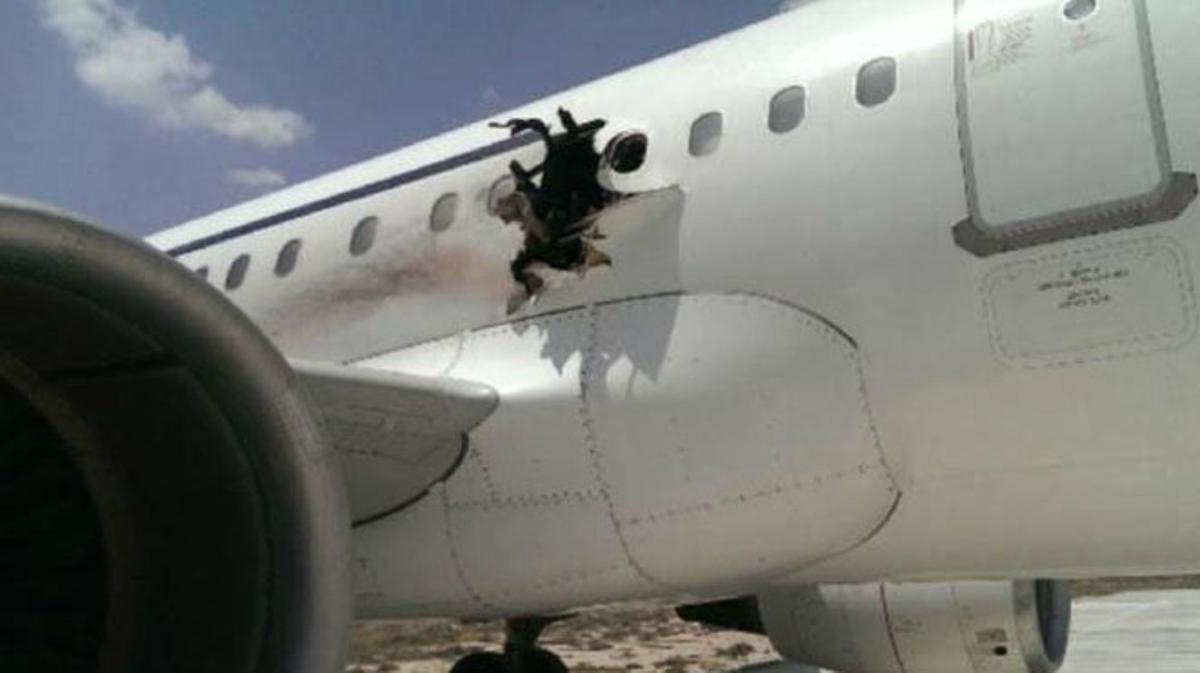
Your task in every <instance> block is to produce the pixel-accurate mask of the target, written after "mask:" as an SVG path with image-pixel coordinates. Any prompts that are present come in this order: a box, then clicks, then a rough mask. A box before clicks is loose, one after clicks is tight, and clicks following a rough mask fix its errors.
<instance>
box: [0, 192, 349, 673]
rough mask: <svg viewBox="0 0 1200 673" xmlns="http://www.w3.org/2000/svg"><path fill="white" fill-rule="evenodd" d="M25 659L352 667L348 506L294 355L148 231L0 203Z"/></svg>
mask: <svg viewBox="0 0 1200 673" xmlns="http://www.w3.org/2000/svg"><path fill="white" fill-rule="evenodd" d="M0 505H2V507H0V512H2V515H0V576H3V582H0V651H2V652H3V653H4V663H3V667H4V669H5V670H13V671H18V670H19V671H35V670H37V671H41V670H54V671H95V670H98V671H111V672H114V673H116V672H125V671H132V672H138V671H183V670H186V671H214V672H216V671H220V672H222V673H225V672H229V671H241V672H245V673H249V672H254V673H267V672H276V671H278V672H280V673H283V672H285V671H286V672H288V673H292V672H296V671H300V672H304V673H329V672H330V671H335V670H340V667H341V666H342V658H343V655H344V651H345V642H346V636H347V630H348V626H349V620H350V609H351V589H350V572H349V544H350V542H349V539H350V538H349V513H348V510H347V505H346V497H345V493H344V486H343V484H342V481H341V475H340V472H339V470H338V463H337V459H336V456H335V455H334V453H333V451H332V449H331V448H330V447H329V446H328V443H327V442H326V440H325V439H324V435H323V434H322V432H321V430H320V427H319V425H318V421H317V420H316V418H315V416H314V414H313V413H312V412H311V411H310V409H309V404H308V401H307V398H306V397H305V395H304V393H303V391H302V390H301V388H300V385H299V383H298V382H297V380H296V377H295V376H294V374H293V373H292V371H291V369H290V368H289V366H288V364H287V362H286V361H284V359H283V358H282V357H281V356H280V355H279V353H278V352H277V351H276V350H275V349H274V348H273V347H272V345H271V344H270V343H269V342H268V341H267V339H266V338H265V337H264V336H263V335H262V334H261V333H260V332H259V330H258V329H257V328H256V327H255V326H254V325H253V324H252V323H251V322H250V321H249V320H248V319H247V318H246V317H245V316H244V315H243V314H242V313H241V312H240V311H239V310H238V309H237V308H235V307H234V306H233V305H232V304H230V303H229V302H228V301H227V300H226V299H225V298H224V297H222V296H221V295H220V294H219V293H218V292H216V291H215V290H213V289H212V288H211V287H209V286H208V285H207V284H206V283H204V282H203V281H201V280H200V279H198V278H197V277H195V276H194V275H193V274H192V273H191V272H190V271H188V270H186V269H184V268H183V267H182V266H180V265H178V264H176V263H175V262H173V261H172V260H170V259H168V258H167V257H166V256H164V255H162V254H161V253H158V252H157V251H154V250H152V249H150V248H149V247H147V246H145V245H143V244H141V243H138V242H134V241H128V240H125V239H122V238H120V237H118V236H114V235H112V234H108V233H106V232H103V231H100V230H98V229H95V228H92V227H88V226H85V225H82V224H79V223H77V222H75V221H73V220H71V219H70V218H68V217H65V216H60V215H56V214H52V213H49V212H47V211H45V210H44V209H41V208H35V207H30V206H22V205H16V204H14V203H12V202H5V201H3V200H0Z"/></svg>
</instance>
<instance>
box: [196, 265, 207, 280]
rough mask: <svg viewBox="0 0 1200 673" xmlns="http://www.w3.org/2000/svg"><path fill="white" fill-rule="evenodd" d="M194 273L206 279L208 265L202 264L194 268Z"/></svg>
mask: <svg viewBox="0 0 1200 673" xmlns="http://www.w3.org/2000/svg"><path fill="white" fill-rule="evenodd" d="M196 275H197V276H200V277H201V278H203V279H204V280H208V267H207V266H202V267H200V268H199V269H196Z"/></svg>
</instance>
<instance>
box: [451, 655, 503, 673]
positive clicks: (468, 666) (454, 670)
mask: <svg viewBox="0 0 1200 673" xmlns="http://www.w3.org/2000/svg"><path fill="white" fill-rule="evenodd" d="M450 673H508V665H507V664H506V662H505V660H504V655H503V654H500V653H499V652H472V653H471V654H468V655H467V656H465V657H463V658H462V659H459V660H458V661H456V662H454V665H453V666H451V667H450Z"/></svg>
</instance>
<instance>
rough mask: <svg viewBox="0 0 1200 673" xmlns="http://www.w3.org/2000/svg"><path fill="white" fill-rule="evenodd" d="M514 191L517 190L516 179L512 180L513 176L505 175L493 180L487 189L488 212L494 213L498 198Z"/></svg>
mask: <svg viewBox="0 0 1200 673" xmlns="http://www.w3.org/2000/svg"><path fill="white" fill-rule="evenodd" d="M515 191H517V181H516V180H514V179H513V176H511V175H505V176H504V177H502V178H500V179H498V180H496V181H495V182H493V183H492V186H491V188H490V189H488V197H487V207H488V213H490V214H492V215H495V214H496V204H497V203H499V202H500V199H502V198H504V197H506V196H508V195H509V194H512V193H513V192H515Z"/></svg>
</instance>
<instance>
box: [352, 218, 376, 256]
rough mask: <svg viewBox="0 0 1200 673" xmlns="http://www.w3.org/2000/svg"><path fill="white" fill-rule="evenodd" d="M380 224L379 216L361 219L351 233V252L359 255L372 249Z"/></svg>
mask: <svg viewBox="0 0 1200 673" xmlns="http://www.w3.org/2000/svg"><path fill="white" fill-rule="evenodd" d="M377 226H379V218H378V217H375V216H374V215H372V216H371V217H364V218H363V219H361V220H359V222H358V224H356V225H354V233H352V234H350V254H351V255H354V256H356V257H357V256H358V255H361V254H363V253H364V252H366V251H368V250H370V249H371V246H372V245H374V244H375V228H376V227H377Z"/></svg>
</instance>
